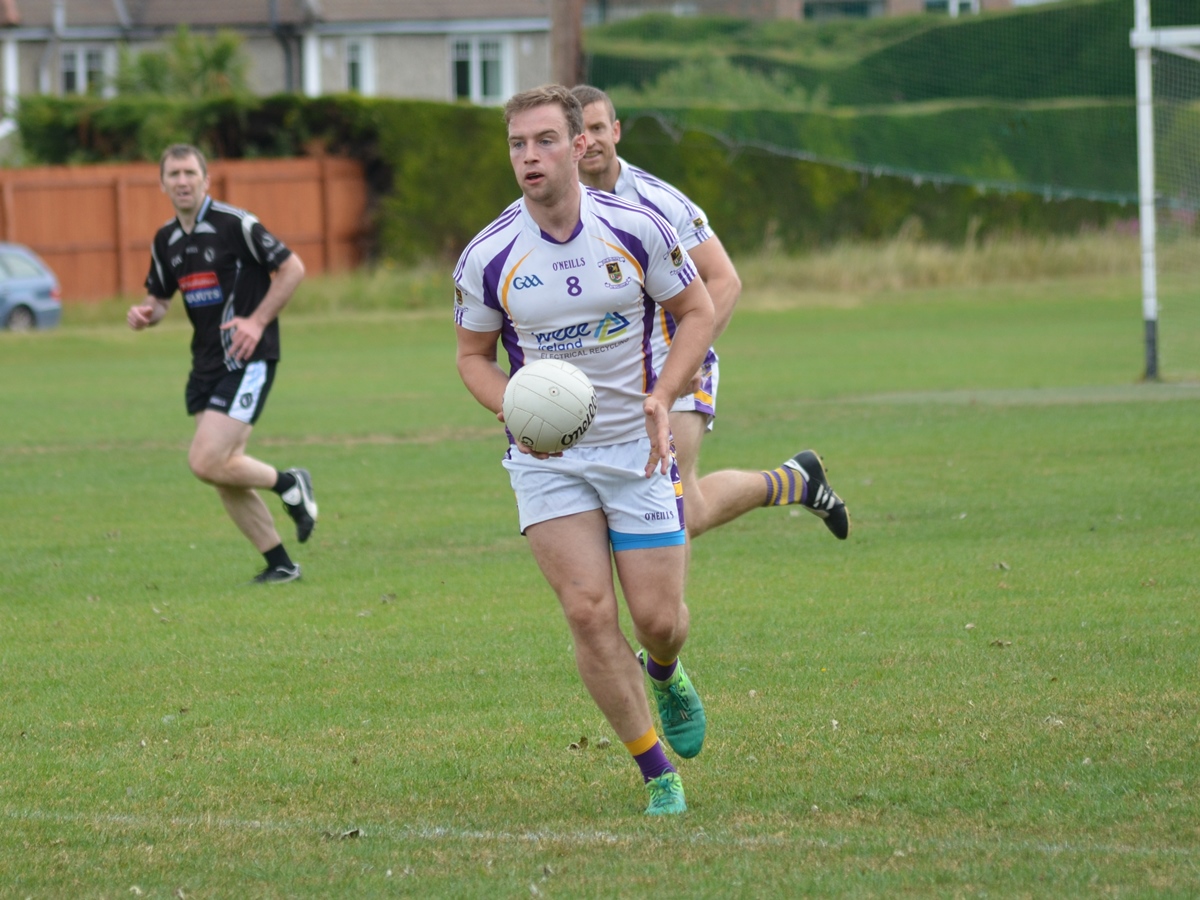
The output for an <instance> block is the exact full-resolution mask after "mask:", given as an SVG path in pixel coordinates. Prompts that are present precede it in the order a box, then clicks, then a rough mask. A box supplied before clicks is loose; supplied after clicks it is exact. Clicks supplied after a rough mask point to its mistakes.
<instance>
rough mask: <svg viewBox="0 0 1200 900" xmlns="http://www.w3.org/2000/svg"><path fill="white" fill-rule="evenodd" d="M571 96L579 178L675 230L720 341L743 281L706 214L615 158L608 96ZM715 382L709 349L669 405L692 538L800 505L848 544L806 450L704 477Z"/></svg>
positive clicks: (841, 508)
mask: <svg viewBox="0 0 1200 900" xmlns="http://www.w3.org/2000/svg"><path fill="white" fill-rule="evenodd" d="M571 92H572V93H573V94H574V95H575V97H576V98H577V99H578V100H579V102H580V104H581V105H582V106H583V128H584V133H585V134H586V135H587V150H586V151H585V153H584V155H583V159H581V160H580V161H579V178H580V180H581V181H582V182H583V183H584V184H586V185H588V186H589V187H593V188H597V189H599V190H602V191H608V192H609V193H613V194H616V195H617V196H618V197H622V198H624V199H626V200H628V201H630V202H631V203H638V204H640V205H642V206H645V207H648V208H649V209H652V210H654V211H655V212H656V213H658V214H659V215H661V216H662V217H663V218H664V219H666V220H667V221H668V222H670V223H671V224H672V225H673V226H674V227H675V230H676V231H677V232H678V233H679V239H680V241H681V243H682V244H683V248H684V249H685V250H686V251H687V252H688V254H689V255H690V256H691V258H692V261H693V262H694V263H695V264H696V269H697V270H698V271H699V273H700V277H701V279H702V280H703V281H704V284H705V286H706V287H707V288H708V292H709V295H710V296H711V297H712V301H713V308H714V309H715V311H716V323H715V326H714V328H713V340H714V341H715V340H716V338H717V336H719V335H720V334H721V332H722V331H724V330H725V326H726V325H728V324H729V320H730V318H731V317H732V315H733V309H734V306H735V305H736V303H737V300H738V297H739V295H740V294H741V290H742V283H741V280H740V279H739V278H738V274H737V270H736V269H735V268H734V265H733V262H732V261H731V260H730V259H729V255H728V254H727V253H726V252H725V248H724V247H723V246H721V241H720V239H719V238H717V236H716V234H714V233H713V230H712V228H711V226H710V225H709V223H708V216H706V215H705V213H704V210H702V209H701V208H700V207H698V206H697V205H696V204H694V203H693V202H692V201H691V200H690V199H688V197H687V196H686V195H685V194H683V192H682V191H680V190H679V189H678V188H675V187H673V186H672V185H670V184H668V183H667V182H665V181H663V180H661V179H659V178H655V177H654V176H653V175H651V174H650V173H649V172H646V171H645V170H643V169H639V168H638V167H637V166H632V165H630V164H629V163H628V162H626V161H625V160H623V159H621V158H620V157H619V156H617V143H618V142H619V141H620V140H621V122H620V120H619V119H617V113H616V110H615V109H614V108H613V104H612V100H611V99H610V98H609V96H608V95H607V94H606V93H604V91H602V90H600V89H599V88H596V87H592V86H591V85H578V86H576V87H574V88H572V91H571ZM655 324H656V326H657V327H656V328H655V332H654V342H655V345H656V347H657V348H659V350H660V352H661V350H662V349H663V348H665V347H668V346H670V343H671V340H672V338H673V336H674V330H675V323H674V322H673V321H672V320H671V317H670V314H669V313H667V312H663V313H662V314H661V315H660V316H658V318H657V319H656V323H655ZM717 384H718V360H717V354H716V352H715V351H714V350H712V349H711V348H710V349H709V351H708V356H707V357H706V358H705V360H704V363H703V365H701V367H700V370H699V372H697V373H696V376H695V378H693V380H692V384H691V386H690V389H689V391H688V392H687V393H685V394H683V395H682V396H681V397H679V398H678V399H677V400H676V401H675V404H674V405H673V406H672V407H671V434H672V436H673V437H674V439H675V454H676V459H677V460H678V462H679V473H680V476H681V478H682V480H683V497H684V505H685V507H686V514H687V530H688V536H689V537H697V536H698V535H701V534H703V533H704V532H706V531H708V530H709V529H711V528H716V527H717V526H718V525H724V524H725V523H726V522H730V521H732V520H733V519H736V518H737V517H738V516H741V515H743V514H744V513H747V512H749V511H750V510H752V509H756V508H758V507H760V506H786V505H789V504H799V505H801V506H803V507H804V508H806V509H807V510H809V512H811V513H813V514H814V515H816V516H819V517H820V518H821V519H822V520H823V521H824V522H825V526H826V527H827V528H828V529H829V530H830V532H832V533H833V535H834V536H835V537H837V538H839V539H841V540H845V538H846V537H847V536H849V534H850V515H849V512H848V511H847V509H846V504H845V503H843V502H842V499H841V498H840V497H839V496H838V495H837V494H835V493H834V492H833V489H832V488H830V486H829V482H828V480H827V478H826V475H825V469H824V467H823V466H822V464H821V459H820V457H819V456H817V454H816V453H815V452H814V451H812V450H802V451H801V452H800V453H797V454H796V455H795V456H793V457H792V458H791V459H789V460H788V461H787V462H785V463H784V464H783V465H781V466H779V467H778V468H775V469H760V470H740V469H725V470H722V471H719V472H712V473H710V474H708V475H705V476H704V477H703V478H701V477H700V472H699V469H700V443H701V441H702V439H703V438H704V435H705V434H706V433H707V432H709V431H711V430H712V423H713V419H714V418H715V417H716V414H717V412H716V409H717Z"/></svg>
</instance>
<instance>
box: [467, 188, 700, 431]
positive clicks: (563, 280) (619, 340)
mask: <svg viewBox="0 0 1200 900" xmlns="http://www.w3.org/2000/svg"><path fill="white" fill-rule="evenodd" d="M580 188H581V194H582V199H581V203H580V210H579V218H580V221H579V225H578V226H577V227H576V229H575V232H574V233H573V234H572V235H571V237H570V238H568V239H567V240H566V241H563V242H562V243H559V242H558V241H556V240H555V239H554V238H552V237H550V236H549V235H548V234H546V233H545V232H543V231H542V229H541V228H540V227H539V226H538V224H537V223H536V222H535V221H534V220H533V217H532V216H531V215H530V214H529V211H528V210H527V209H526V207H525V201H524V199H523V198H522V199H520V200H517V201H516V202H515V203H513V204H512V205H511V206H509V207H508V209H506V210H505V211H504V212H503V213H501V215H500V217H499V218H497V219H496V220H495V221H494V222H492V224H491V225H489V226H488V227H487V228H485V229H484V230H483V231H481V232H480V233H479V234H478V235H476V237H475V239H474V240H473V241H471V243H470V244H468V245H467V249H466V250H464V251H463V254H462V256H461V257H460V258H459V260H458V266H457V267H456V268H455V270H454V286H455V291H454V321H455V322H456V323H457V324H458V325H460V326H462V327H463V328H466V329H467V330H469V331H483V332H489V331H499V332H500V338H501V343H502V344H503V345H504V349H505V351H506V352H507V353H508V360H509V373H510V374H511V373H513V372H516V371H517V370H518V369H519V368H521V366H523V365H525V363H526V362H532V361H533V360H535V359H541V358H544V357H550V358H554V359H565V360H567V361H569V362H571V363H574V364H575V365H576V366H578V367H579V368H580V369H582V370H583V372H584V374H586V375H587V377H588V378H589V379H590V380H591V382H592V386H593V387H594V388H595V389H596V418H595V421H593V422H592V426H591V428H589V429H588V431H587V434H586V435H584V437H583V440H581V441H580V442H579V445H580V446H599V445H603V444H616V443H621V442H624V441H630V440H635V439H637V438H639V437H641V436H644V435H645V433H646V427H645V418H644V415H643V412H642V401H643V400H644V399H645V396H646V394H648V393H649V392H650V391H651V390H652V389H653V387H654V382H655V380H656V378H657V373H658V372H659V371H661V370H662V364H663V361H662V360H661V359H659V358H657V355H656V354H658V353H660V352H661V354H662V355H663V356H665V355H666V347H665V346H663V347H662V348H661V350H659V349H656V347H655V344H654V342H653V340H652V335H653V332H654V330H655V319H656V313H658V312H659V309H658V306H657V304H659V303H663V302H665V301H667V300H670V299H671V298H672V297H674V296H675V295H677V294H678V293H679V292H680V291H682V290H683V289H684V288H685V287H687V285H688V284H690V283H691V282H692V280H693V279H694V278H695V277H696V267H695V265H693V263H692V261H691V258H690V257H689V256H688V255H687V251H686V250H684V249H683V247H682V246H681V245H680V242H679V237H678V235H677V234H676V233H675V230H674V229H673V228H672V227H671V226H670V224H668V223H667V222H666V221H665V220H664V219H663V218H662V217H661V216H659V215H658V214H657V213H655V212H653V211H652V210H650V209H647V208H645V207H643V206H638V205H635V204H632V203H628V202H626V201H625V200H622V199H621V198H619V197H616V196H614V195H612V194H609V193H605V192H604V191H596V190H592V189H591V188H587V187H584V186H582V185H581V186H580Z"/></svg>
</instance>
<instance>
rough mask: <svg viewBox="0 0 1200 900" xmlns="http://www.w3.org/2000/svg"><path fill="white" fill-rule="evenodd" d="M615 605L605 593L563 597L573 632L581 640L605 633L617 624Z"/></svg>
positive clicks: (565, 612)
mask: <svg viewBox="0 0 1200 900" xmlns="http://www.w3.org/2000/svg"><path fill="white" fill-rule="evenodd" d="M613 606H614V604H610V603H607V602H605V598H604V596H603V595H600V594H596V595H580V594H576V595H573V596H572V597H570V598H564V599H563V613H564V614H565V615H566V617H567V624H568V625H569V626H570V627H571V633H572V634H574V635H575V636H576V638H578V639H580V640H586V639H588V638H590V637H593V636H596V635H600V634H604V633H606V632H607V631H609V630H610V629H612V628H613V627H614V626H616V624H617V623H616V618H615V616H614V615H613Z"/></svg>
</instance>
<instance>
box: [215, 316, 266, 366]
mask: <svg viewBox="0 0 1200 900" xmlns="http://www.w3.org/2000/svg"><path fill="white" fill-rule="evenodd" d="M221 330H222V331H230V330H232V331H233V338H232V340H230V342H229V352H230V354H231V355H232V356H233V358H234V359H236V360H237V361H238V362H245V361H246V360H248V359H249V358H250V357H251V356H253V355H254V348H255V347H257V346H258V342H259V341H260V340H262V333H263V326H261V325H259V324H258V323H257V322H255V321H254V320H253V319H244V318H242V317H241V316H234V317H233V318H232V319H230V320H229V321H228V322H226V323H225V324H224V325H222V326H221Z"/></svg>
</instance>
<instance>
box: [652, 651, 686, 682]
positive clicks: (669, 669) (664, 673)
mask: <svg viewBox="0 0 1200 900" xmlns="http://www.w3.org/2000/svg"><path fill="white" fill-rule="evenodd" d="M678 666H679V657H678V656H677V657H675V658H674V659H673V660H671V661H670V662H669V663H665V662H659V661H658V660H657V659H655V658H654V657H653V656H651V655H650V654H649V653H647V654H646V674H647V675H649V676H650V677H651V678H653V679H654V680H655V681H670V680H671V676H672V675H674V674H675V669H676V668H677V667H678Z"/></svg>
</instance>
